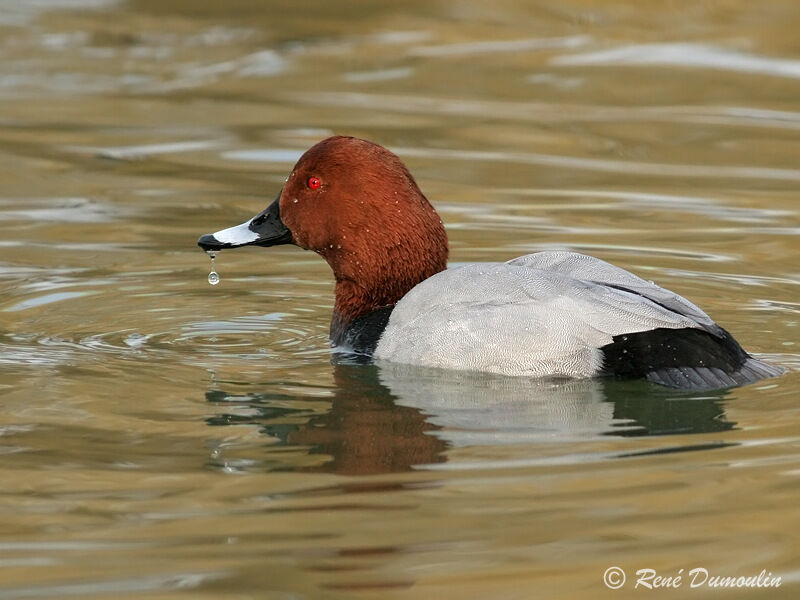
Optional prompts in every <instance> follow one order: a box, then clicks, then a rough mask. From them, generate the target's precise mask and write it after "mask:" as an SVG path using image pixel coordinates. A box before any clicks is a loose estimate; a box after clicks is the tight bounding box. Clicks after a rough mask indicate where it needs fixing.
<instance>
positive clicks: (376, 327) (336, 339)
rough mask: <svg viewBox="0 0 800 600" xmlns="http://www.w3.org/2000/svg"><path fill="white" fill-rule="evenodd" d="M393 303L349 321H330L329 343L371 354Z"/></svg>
mask: <svg viewBox="0 0 800 600" xmlns="http://www.w3.org/2000/svg"><path fill="white" fill-rule="evenodd" d="M393 310H394V305H391V306H384V307H383V308H379V309H378V310H375V311H373V312H371V313H369V314H366V315H363V316H361V317H358V318H357V319H354V320H353V321H351V322H349V323H341V322H337V321H336V319H334V321H333V322H332V323H331V344H332V345H333V346H340V347H343V348H348V349H350V350H352V351H353V352H354V353H356V354H366V355H372V353H373V352H375V348H376V346H377V345H378V340H379V339H380V337H381V334H383V330H384V329H386V324H387V323H388V322H389V317H390V316H391V314H392V311H393Z"/></svg>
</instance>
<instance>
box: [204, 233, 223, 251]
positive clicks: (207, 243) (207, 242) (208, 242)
mask: <svg viewBox="0 0 800 600" xmlns="http://www.w3.org/2000/svg"><path fill="white" fill-rule="evenodd" d="M197 245H198V246H200V247H201V248H202V249H203V250H205V251H206V252H210V251H212V250H222V249H223V248H227V247H229V246H230V244H223V243H222V242H220V241H219V240H218V239H217V238H215V237H214V234H213V233H207V234H205V235H201V236H200V239H198V240H197Z"/></svg>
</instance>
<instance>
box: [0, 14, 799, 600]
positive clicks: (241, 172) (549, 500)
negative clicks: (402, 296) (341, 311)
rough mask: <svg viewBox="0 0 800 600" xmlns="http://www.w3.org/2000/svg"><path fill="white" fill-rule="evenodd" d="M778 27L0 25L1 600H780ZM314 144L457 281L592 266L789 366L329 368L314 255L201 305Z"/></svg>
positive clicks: (792, 577) (30, 19) (787, 333)
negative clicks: (414, 218) (398, 210)
mask: <svg viewBox="0 0 800 600" xmlns="http://www.w3.org/2000/svg"><path fill="white" fill-rule="evenodd" d="M799 26H800V8H798V5H797V3H795V2H790V1H786V2H777V1H774V2H766V3H763V2H762V3H748V2H743V1H738V0H733V1H731V2H725V3H705V4H697V3H696V4H686V5H681V7H680V9H678V10H676V9H675V8H674V7H672V6H671V5H669V6H663V7H660V6H655V5H653V6H648V7H647V8H646V9H645V8H643V7H642V6H641V3H636V2H624V1H615V2H606V3H593V2H583V1H581V0H569V1H568V2H536V3H527V4H526V3H514V2H504V1H502V0H501V1H500V2H493V3H491V4H490V5H489V4H486V3H481V2H475V1H470V0H463V1H459V2H456V1H445V2H440V3H430V2H417V1H415V0H414V1H412V2H409V3H405V4H404V5H403V10H402V11H400V10H398V9H397V7H396V6H394V5H392V4H391V3H385V2H359V3H354V4H352V5H347V6H332V5H331V4H330V3H323V2H310V3H309V2H305V3H296V4H291V3H289V4H287V3H274V2H259V3H253V2H249V1H245V0H234V1H233V2H226V3H224V5H223V4H220V3H217V2H210V1H202V2H185V1H183V0H159V2H154V1H150V0H130V1H128V2H113V1H108V2H106V1H100V0H91V1H90V0H37V1H36V2H3V1H0V181H2V186H0V229H1V230H2V235H0V245H1V246H2V250H3V252H2V255H1V256H0V278H2V281H3V286H2V287H1V288H0V365H2V370H1V371H0V393H2V406H3V410H2V414H1V416H0V477H1V478H2V479H0V480H1V481H2V483H3V486H2V491H0V531H1V532H2V533H1V534H0V597H3V598H62V597H63V598H70V597H72V598H74V597H81V598H117V597H125V598H179V597H182V598H226V599H228V598H253V597H258V598H260V597H265V598H288V597H292V598H378V597H380V598H431V597H435V598H459V599H463V598H530V597H534V596H536V597H548V598H576V597H585V598H596V597H600V596H602V595H603V594H613V595H615V597H619V598H624V597H628V596H633V595H636V594H639V595H641V590H636V591H634V590H633V587H632V585H633V584H632V583H631V579H632V578H633V577H634V573H635V571H636V570H637V569H644V568H652V569H656V570H657V571H658V572H659V574H662V575H664V576H674V575H675V574H676V573H678V572H679V570H680V569H684V570H685V571H684V573H686V572H688V571H689V570H690V569H692V568H696V567H702V568H705V569H708V571H709V572H710V573H711V574H712V575H735V576H740V575H741V576H751V575H757V574H758V573H760V572H761V571H762V569H766V570H767V571H769V572H772V573H773V574H774V575H779V576H781V577H782V578H783V581H784V583H783V585H782V587H780V588H778V589H765V590H760V591H759V590H753V591H750V592H743V594H744V595H743V597H744V596H747V597H757V596H763V597H769V598H794V597H796V596H797V594H798V581H800V570H799V569H798V564H799V563H800V552H799V551H798V548H800V543H798V542H799V541H800V540H798V535H797V531H798V526H800V519H799V518H798V512H797V509H796V507H797V498H798V492H800V479H798V477H799V476H800V444H799V443H798V440H799V439H800V438H799V437H798V430H799V429H798V428H799V427H800V414H798V410H797V398H798V397H799V393H800V376H798V370H800V352H799V351H798V346H797V343H798V323H800V317H799V316H798V315H799V314H800V304H799V303H798V299H797V294H798V281H800V271H799V270H798V262H797V257H798V255H800V242H798V239H800V238H798V234H800V218H798V185H797V184H798V181H800V169H798V165H797V156H798V151H799V150H800V147H799V146H798V144H799V143H800V142H799V138H798V132H800V106H798V101H797V98H798V97H800V77H798V66H797V65H798V64H800V56H798V47H797V30H798V27H799ZM331 133H347V134H353V135H358V136H362V137H366V138H369V139H372V140H374V141H377V142H379V143H382V144H384V145H386V146H388V147H390V148H392V149H393V150H394V151H396V152H397V153H398V154H400V155H401V156H402V157H403V159H404V160H405V161H406V162H407V164H408V165H409V167H410V169H411V170H412V172H413V173H414V175H415V177H416V178H417V180H418V182H419V183H420V185H421V187H422V188H423V190H424V191H425V193H426V195H427V196H428V197H429V198H430V200H431V201H432V202H433V203H434V204H435V206H436V207H437V209H438V210H439V212H440V214H441V216H442V218H443V220H444V222H445V225H446V226H447V230H448V234H449V236H450V241H451V259H452V260H451V264H459V263H464V262H471V261H498V260H506V259H509V258H512V257H515V256H518V255H520V254H523V253H527V252H533V251H536V250H542V249H553V248H571V249H574V250H578V251H582V252H587V253H590V254H593V255H595V256H598V257H600V258H603V259H606V260H609V261H611V262H613V263H615V264H618V265H620V266H622V267H625V268H628V269H631V270H633V271H635V272H636V273H637V274H639V275H641V276H642V277H644V278H645V279H648V280H650V279H652V280H653V281H656V282H657V283H659V284H661V285H665V286H667V287H669V288H671V289H674V290H675V291H677V292H680V293H682V294H684V295H686V296H687V297H688V298H690V299H691V300H692V301H694V302H696V303H697V304H699V305H700V306H702V307H703V308H704V309H705V310H706V311H707V312H709V313H710V314H711V315H712V316H713V317H714V318H715V319H716V320H718V321H719V322H720V323H721V324H723V325H724V326H725V327H726V328H728V329H729V330H730V331H731V332H732V333H733V334H734V335H735V336H736V337H737V338H738V339H739V340H740V341H741V342H742V343H743V344H744V345H745V346H746V347H747V348H748V349H750V350H752V351H754V352H756V353H758V354H759V355H760V356H763V357H765V358H767V359H768V360H771V361H774V362H776V363H778V364H781V365H783V366H784V367H786V368H787V369H788V370H789V372H788V373H787V375H785V376H783V377H782V378H780V379H777V380H773V381H765V382H763V383H762V384H759V385H754V386H749V387H746V388H741V389H735V390H729V391H723V392H715V393H705V394H699V395H698V394H694V395H692V394H688V395H687V394H676V393H671V392H669V391H667V390H661V389H656V388H653V387H651V386H647V385H644V384H642V383H639V382H609V381H580V382H563V381H554V382H541V381H538V382H537V381H524V380H516V379H514V380H507V379H503V378H496V377H490V376H461V375H458V374H452V373H437V372H426V371H418V370H416V371H415V370H409V369H404V368H402V367H396V366H386V367H382V368H380V369H379V368H376V367H369V366H363V365H354V364H347V362H346V361H343V360H342V359H341V357H337V356H332V354H331V352H330V350H329V349H328V348H327V341H326V340H327V331H328V324H329V318H330V311H331V306H332V300H333V298H332V292H333V282H332V281H331V276H330V272H329V269H328V267H327V265H326V264H325V263H324V261H322V260H320V259H319V257H318V256H316V255H314V254H312V253H306V252H302V251H301V250H299V249H298V248H295V247H290V246H282V247H277V248H269V249H263V248H244V249H240V250H236V251H230V252H226V254H225V259H226V262H225V285H224V286H215V287H211V286H209V285H208V284H207V283H206V281H205V280H204V274H205V273H206V272H207V271H206V268H207V266H208V262H207V261H208V258H207V257H206V256H205V255H204V254H203V252H201V251H200V250H199V249H198V248H197V246H196V240H197V237H198V236H199V235H200V234H202V233H208V232H211V231H217V230H219V229H221V228H223V227H227V226H230V225H235V224H237V223H242V222H244V221H245V220H246V219H249V218H251V217H252V216H253V215H255V214H257V213H258V212H260V211H261V210H262V209H263V208H264V207H266V206H267V205H268V204H269V203H270V202H271V201H272V199H273V198H274V197H275V195H276V194H277V191H278V190H279V189H280V187H281V186H282V184H283V181H284V179H285V177H286V175H287V174H288V171H289V169H290V168H291V166H292V164H293V162H294V161H295V160H296V159H297V157H298V156H299V154H300V153H301V152H302V151H303V150H305V149H306V148H307V147H309V146H310V145H311V144H313V143H314V142H316V141H317V140H319V139H321V138H322V137H325V136H327V135H330V134H331ZM611 566H618V567H620V568H622V569H623V570H624V571H626V573H627V576H628V583H626V584H625V586H624V587H623V588H622V589H621V590H619V591H616V592H613V593H612V592H606V591H605V590H606V588H605V585H604V584H603V581H602V576H603V573H604V572H605V571H606V569H608V568H609V567H611ZM687 585H688V584H684V588H683V589H681V590H674V591H670V592H663V593H664V594H665V595H670V596H674V597H679V595H686V594H689V593H690V592H689V591H687V588H686V586H687ZM698 593H700V592H699V590H698ZM719 593H720V594H725V592H724V591H721V590H720V591H719Z"/></svg>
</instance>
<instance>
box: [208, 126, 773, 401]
mask: <svg viewBox="0 0 800 600" xmlns="http://www.w3.org/2000/svg"><path fill="white" fill-rule="evenodd" d="M279 244H295V245H297V246H300V247H301V248H304V249H306V250H313V251H314V252H316V253H317V254H319V255H320V256H322V257H323V258H324V259H325V260H326V261H327V262H328V264H329V265H330V266H331V269H333V275H334V278H335V279H336V300H335V304H334V308H333V318H332V320H331V328H330V340H331V345H332V346H335V347H338V348H339V349H340V350H344V351H347V352H353V353H357V354H364V355H371V356H372V357H373V358H374V359H378V360H379V361H382V360H386V361H393V362H397V363H406V364H412V365H423V366H428V367H440V368H446V369H463V370H470V371H484V372H492V373H500V374H505V375H516V376H528V377H546V376H556V377H575V378H579V377H594V376H616V377H625V378H632V377H643V378H646V379H648V380H650V381H652V382H655V383H659V384H662V385H666V386H669V387H675V388H683V389H711V388H722V387H729V386H735V385H740V384H745V383H750V382H754V381H757V380H759V379H763V378H765V377H773V376H776V375H778V374H780V373H781V372H782V369H780V368H778V367H776V366H773V365H770V364H768V363H766V362H763V361H761V360H758V359H756V358H754V357H752V356H750V355H749V354H748V353H747V352H745V350H744V349H742V347H741V346H740V345H739V344H738V343H737V342H736V340H735V339H734V338H733V337H732V336H731V335H730V334H729V333H728V332H727V331H725V330H724V329H723V328H721V327H720V326H719V325H717V324H716V323H714V321H712V320H711V318H710V317H709V316H708V315H706V314H705V313H704V312H703V311H702V310H700V309H699V308H698V307H697V306H695V305H694V304H692V303H691V302H689V301H688V300H686V299H684V298H682V297H681V296H679V295H677V294H675V293H673V292H670V291H669V290H666V289H664V288H662V287H659V286H658V285H655V284H654V283H652V282H649V281H645V280H644V279H641V278H639V277H637V276H636V275H633V274H632V273H629V272H628V271H625V270H623V269H621V268H619V267H615V266H613V265H610V264H608V263H606V262H604V261H602V260H599V259H597V258H592V257H590V256H585V255H582V254H578V253H575V252H565V251H552V252H538V253H535V254H529V255H526V256H521V257H519V258H515V259H513V260H510V261H508V262H506V263H477V264H469V265H465V266H460V267H457V268H453V269H448V268H447V255H448V245H447V235H446V234H445V229H444V226H443V224H442V221H441V219H440V218H439V215H438V214H437V213H436V211H435V210H434V208H433V206H431V204H430V203H429V202H428V200H427V199H426V198H425V196H424V195H423V193H422V192H421V191H420V189H419V187H418V186H417V183H416V181H414V178H413V176H412V175H411V173H410V172H409V171H408V169H407V168H406V166H405V165H404V164H403V163H402V162H401V161H400V159H399V158H398V157H397V156H395V155H394V154H393V153H392V152H390V151H389V150H387V149H386V148H383V147H382V146H379V145H377V144H374V143H371V142H368V141H365V140H361V139H357V138H353V137H343V136H336V137H330V138H328V139H325V140H323V141H321V142H319V143H318V144H316V145H314V146H313V147H312V148H310V149H309V150H308V151H307V152H306V153H305V154H303V156H302V157H300V160H299V161H298V162H297V164H296V165H295V166H294V168H293V169H292V171H291V173H290V174H289V177H288V178H287V180H286V183H285V185H284V187H283V189H282V190H281V191H280V193H279V194H278V197H277V198H276V199H275V201H274V202H273V203H272V204H270V205H269V206H268V207H267V208H266V209H265V210H264V211H263V212H261V213H260V214H258V215H257V216H255V217H254V218H253V219H251V220H249V221H247V222H245V223H242V224H241V225H237V226H235V227H230V228H228V229H222V230H220V231H217V232H216V233H212V234H206V235H203V236H202V237H201V238H200V239H199V240H198V245H199V246H200V247H201V248H203V249H204V250H206V251H210V250H222V249H226V248H238V247H242V246H276V245H279Z"/></svg>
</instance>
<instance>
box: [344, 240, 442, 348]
mask: <svg viewBox="0 0 800 600" xmlns="http://www.w3.org/2000/svg"><path fill="white" fill-rule="evenodd" d="M440 248H441V249H440V250H438V251H436V252H432V253H426V252H422V253H414V257H413V261H412V260H409V259H407V260H405V261H403V260H387V261H381V263H380V264H372V265H370V264H366V265H365V263H366V262H367V261H368V257H366V256H365V257H364V261H358V264H359V265H360V266H362V267H366V268H363V269H357V270H356V272H355V273H353V272H349V273H347V274H345V273H343V271H344V270H343V269H340V268H337V267H338V266H339V265H332V266H334V275H335V277H336V301H335V303H334V307H333V318H332V319H331V330H330V336H331V342H332V343H333V344H334V345H343V344H347V339H348V332H350V333H352V332H351V329H353V328H354V327H355V328H356V329H359V330H360V329H362V328H363V327H364V326H366V327H367V328H368V329H369V330H370V332H371V334H375V335H377V337H379V336H380V334H381V333H382V331H383V328H384V327H385V326H386V321H388V318H389V314H390V313H391V309H392V308H394V305H395V304H397V303H398V302H399V301H400V299H401V298H402V297H403V296H405V295H406V294H407V293H408V292H409V291H411V289H412V288H413V287H414V286H415V285H417V284H418V283H420V282H421V281H424V280H425V279H427V278H428V277H431V276H432V275H435V274H436V273H438V272H440V271H443V270H444V269H446V268H447V246H446V238H445V245H444V247H443V248H442V247H441V246H440ZM379 315H380V316H379ZM350 337H352V335H351V336H350ZM377 337H376V340H377Z"/></svg>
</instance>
